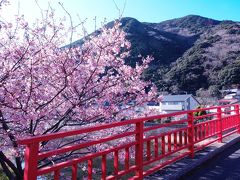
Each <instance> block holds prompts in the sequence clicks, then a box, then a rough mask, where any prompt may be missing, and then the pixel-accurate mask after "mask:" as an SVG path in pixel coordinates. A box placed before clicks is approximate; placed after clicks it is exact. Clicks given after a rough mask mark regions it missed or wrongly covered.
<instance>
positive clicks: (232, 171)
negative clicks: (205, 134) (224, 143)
mask: <svg viewBox="0 0 240 180" xmlns="http://www.w3.org/2000/svg"><path fill="white" fill-rule="evenodd" d="M180 179H184V180H197V179H199V180H201V179H208V180H211V179H213V180H215V179H217V180H225V179H229V180H234V179H236V180H240V142H238V143H237V144H235V145H233V146H231V147H230V148H228V149H226V150H225V151H223V152H222V153H221V154H219V155H217V156H215V157H214V158H213V159H211V160H209V161H207V162H206V163H204V164H202V165H201V166H200V167H198V168H196V169H195V170H193V171H191V172H189V173H187V174H185V175H184V176H182V177H181V178H180Z"/></svg>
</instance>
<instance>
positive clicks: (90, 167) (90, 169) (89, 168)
mask: <svg viewBox="0 0 240 180" xmlns="http://www.w3.org/2000/svg"><path fill="white" fill-rule="evenodd" d="M92 166H93V162H92V159H89V160H88V180H92V169H93V167H92Z"/></svg>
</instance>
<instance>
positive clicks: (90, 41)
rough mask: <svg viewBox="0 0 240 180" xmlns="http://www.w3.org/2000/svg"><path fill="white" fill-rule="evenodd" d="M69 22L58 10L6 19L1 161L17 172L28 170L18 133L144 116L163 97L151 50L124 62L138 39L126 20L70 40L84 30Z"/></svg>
mask: <svg viewBox="0 0 240 180" xmlns="http://www.w3.org/2000/svg"><path fill="white" fill-rule="evenodd" d="M4 2H5V1H2V3H4ZM66 24H68V23H67V22H66V18H57V17H56V16H55V14H54V11H53V10H51V9H50V10H48V11H44V16H43V18H42V19H41V20H36V23H35V24H33V25H29V24H28V22H27V21H25V19H24V16H17V17H16V21H15V22H6V21H1V22H0V26H1V29H0V147H1V149H0V165H1V166H0V167H1V168H2V169H3V171H4V173H5V174H6V175H7V176H8V177H9V179H14V178H16V179H21V178H22V177H23V167H22V162H23V153H22V151H21V149H20V148H19V146H18V144H17V139H20V138H24V137H29V136H36V135H42V134H48V133H54V132H58V131H61V130H67V129H69V128H70V127H71V129H72V128H79V127H80V126H84V125H89V124H98V123H109V122H113V121H119V120H121V119H122V118H123V114H124V115H125V116H126V115H127V117H128V118H133V117H135V116H143V115H145V114H146V113H147V112H146V111H143V112H139V113H138V114H136V113H135V111H134V108H135V107H136V106H141V105H143V104H144V103H146V102H147V101H150V100H152V99H154V98H155V97H156V88H155V86H154V85H152V84H151V83H150V82H144V81H142V80H141V74H142V72H143V71H144V69H146V68H147V66H148V63H149V62H150V61H151V60H152V59H151V57H147V58H145V59H142V63H141V65H140V64H136V67H134V68H133V67H130V66H128V65H125V63H124V59H125V58H126V57H128V56H129V51H130V49H131V45H130V43H129V42H128V41H127V40H126V37H125V36H126V34H125V33H124V32H123V31H122V30H121V28H120V26H121V23H120V21H118V20H117V21H116V22H115V23H114V26H113V27H111V28H107V27H106V26H103V27H102V28H101V29H100V30H99V32H100V33H99V34H98V35H96V34H95V35H92V36H91V35H90V36H88V37H87V38H84V39H83V42H84V43H82V44H81V45H79V46H74V45H73V44H71V42H70V45H68V46H65V47H63V45H64V44H65V45H66V44H69V41H68V40H67V39H66V37H70V39H71V37H72V36H73V33H75V32H76V29H75V27H74V26H73V25H70V27H66ZM130 102H134V103H130ZM44 145H46V144H44ZM44 145H42V146H44Z"/></svg>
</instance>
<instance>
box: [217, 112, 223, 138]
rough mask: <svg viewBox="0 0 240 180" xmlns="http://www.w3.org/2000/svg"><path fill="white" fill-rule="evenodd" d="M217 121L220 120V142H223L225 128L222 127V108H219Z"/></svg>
mask: <svg viewBox="0 0 240 180" xmlns="http://www.w3.org/2000/svg"><path fill="white" fill-rule="evenodd" d="M217 119H218V121H217V122H218V123H217V124H218V142H222V132H223V127H222V109H221V107H218V108H217Z"/></svg>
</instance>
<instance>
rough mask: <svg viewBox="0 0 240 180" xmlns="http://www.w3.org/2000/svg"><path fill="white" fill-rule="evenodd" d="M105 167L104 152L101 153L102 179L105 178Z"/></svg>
mask: <svg viewBox="0 0 240 180" xmlns="http://www.w3.org/2000/svg"><path fill="white" fill-rule="evenodd" d="M106 174H107V168H106V154H104V155H102V180H105V179H106Z"/></svg>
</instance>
